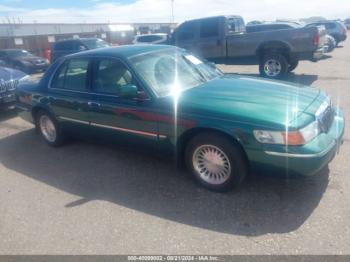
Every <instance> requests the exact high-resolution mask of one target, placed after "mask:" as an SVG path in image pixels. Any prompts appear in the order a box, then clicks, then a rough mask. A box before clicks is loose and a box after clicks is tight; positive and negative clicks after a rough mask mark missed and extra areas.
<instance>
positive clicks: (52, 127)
mask: <svg viewBox="0 0 350 262" xmlns="http://www.w3.org/2000/svg"><path fill="white" fill-rule="evenodd" d="M35 119H36V121H35V124H36V128H37V130H38V131H39V133H40V134H41V136H42V138H43V139H44V140H45V142H46V143H48V144H49V145H50V146H60V145H62V144H63V140H64V137H63V132H62V130H61V128H60V127H59V124H58V122H57V120H56V119H55V118H54V117H53V116H51V114H49V113H47V112H45V111H39V112H38V113H37V114H36V118H35Z"/></svg>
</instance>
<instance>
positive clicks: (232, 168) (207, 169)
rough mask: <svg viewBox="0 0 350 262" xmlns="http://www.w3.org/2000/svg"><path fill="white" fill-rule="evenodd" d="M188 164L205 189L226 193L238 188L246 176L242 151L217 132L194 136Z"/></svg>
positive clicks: (187, 157)
mask: <svg viewBox="0 0 350 262" xmlns="http://www.w3.org/2000/svg"><path fill="white" fill-rule="evenodd" d="M185 158H186V165H187V168H188V169H189V171H190V172H191V173H192V174H193V176H194V178H195V179H196V180H197V181H198V182H199V183H200V184H201V185H202V186H204V187H205V188H207V189H209V190H212V191H216V192H225V191H229V190H231V189H232V188H234V187H237V186H238V185H239V184H240V183H241V182H242V181H243V179H244V178H245V176H246V174H247V165H246V161H245V158H244V156H243V152H242V150H241V149H240V148H239V146H238V145H237V144H236V143H235V142H234V141H230V140H229V139H227V138H226V137H223V136H220V135H218V134H216V133H211V132H208V133H203V134H199V135H197V136H196V137H194V138H193V139H192V140H191V141H190V142H189V144H188V145H187V148H186V153H185Z"/></svg>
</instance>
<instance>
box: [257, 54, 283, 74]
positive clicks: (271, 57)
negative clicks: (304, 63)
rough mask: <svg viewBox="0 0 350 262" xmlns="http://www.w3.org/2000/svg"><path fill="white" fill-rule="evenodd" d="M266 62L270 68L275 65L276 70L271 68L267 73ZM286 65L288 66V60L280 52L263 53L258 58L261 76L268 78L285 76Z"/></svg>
mask: <svg viewBox="0 0 350 262" xmlns="http://www.w3.org/2000/svg"><path fill="white" fill-rule="evenodd" d="M268 64H270V66H271V67H272V68H273V65H275V68H276V70H273V69H272V70H271V71H270V72H271V73H268V71H269V70H268V68H266V67H267V66H268ZM271 67H270V68H271ZM277 67H278V69H277ZM288 67H289V64H288V61H287V59H286V58H285V57H284V55H282V54H280V53H267V54H264V55H263V56H262V58H261V60H260V64H259V71H260V75H261V76H262V77H266V78H270V79H281V78H283V77H285V76H286V74H287V72H288ZM265 69H266V70H265Z"/></svg>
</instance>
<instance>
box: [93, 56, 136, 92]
mask: <svg viewBox="0 0 350 262" xmlns="http://www.w3.org/2000/svg"><path fill="white" fill-rule="evenodd" d="M94 72H95V74H94V81H93V86H92V88H93V91H94V92H95V93H99V94H110V95H115V96H119V95H120V92H121V89H122V88H123V87H124V86H127V85H130V84H134V81H133V77H132V74H131V72H130V71H129V70H128V69H127V67H126V66H125V65H124V64H123V63H122V62H120V61H118V60H113V59H101V60H97V61H96V62H95V66H94Z"/></svg>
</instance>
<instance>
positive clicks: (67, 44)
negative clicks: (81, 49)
mask: <svg viewBox="0 0 350 262" xmlns="http://www.w3.org/2000/svg"><path fill="white" fill-rule="evenodd" d="M54 49H55V50H73V49H74V48H73V41H63V42H57V43H56V44H55V47H54Z"/></svg>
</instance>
